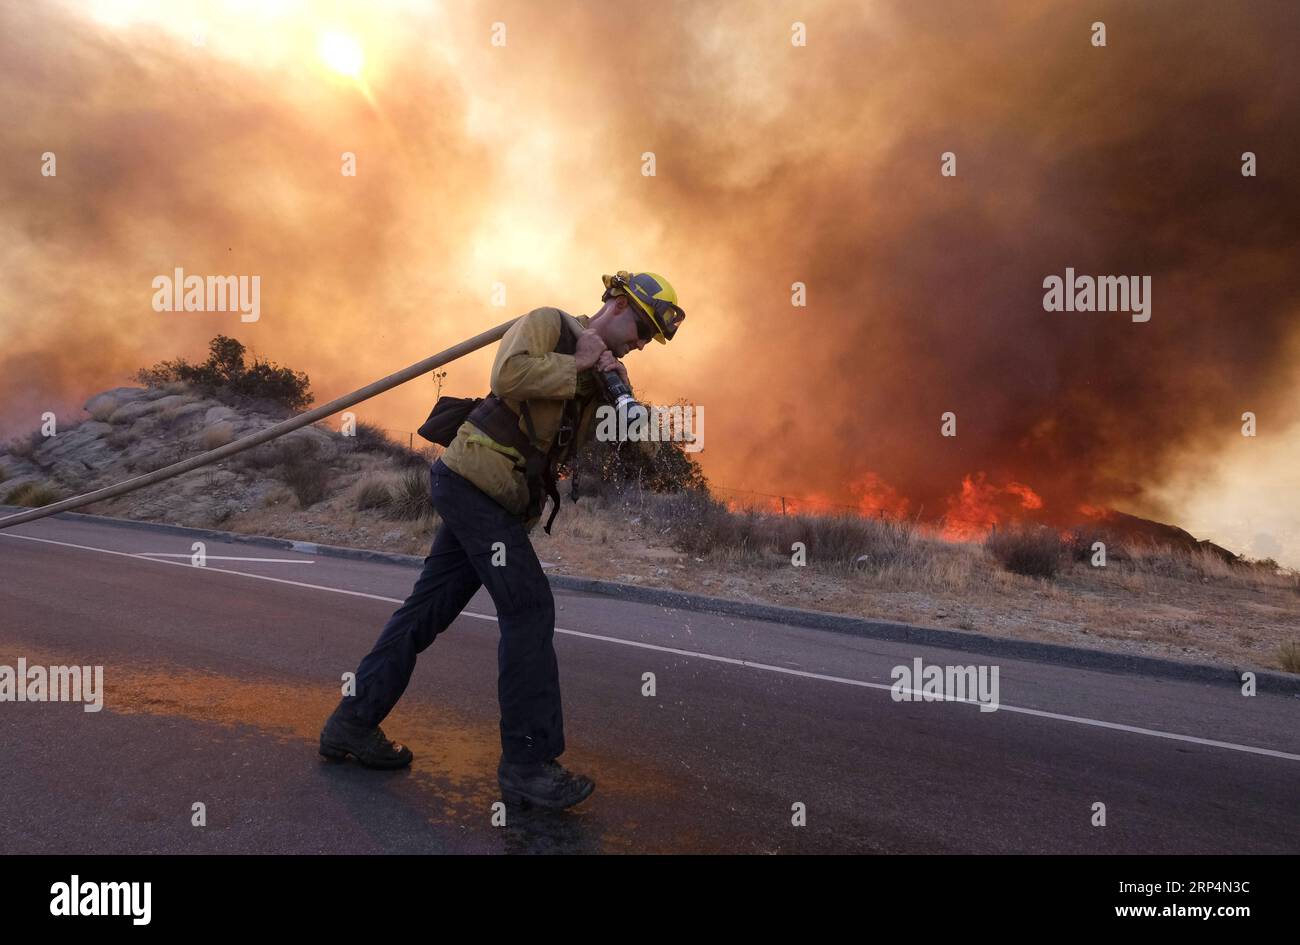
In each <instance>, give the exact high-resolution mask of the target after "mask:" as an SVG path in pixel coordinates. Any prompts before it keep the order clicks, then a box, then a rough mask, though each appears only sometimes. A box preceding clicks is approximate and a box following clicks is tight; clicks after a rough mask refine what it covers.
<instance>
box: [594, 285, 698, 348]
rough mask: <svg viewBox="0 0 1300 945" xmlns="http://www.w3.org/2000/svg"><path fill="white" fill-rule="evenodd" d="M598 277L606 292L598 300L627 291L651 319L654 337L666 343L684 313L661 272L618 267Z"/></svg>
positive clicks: (673, 291)
mask: <svg viewBox="0 0 1300 945" xmlns="http://www.w3.org/2000/svg"><path fill="white" fill-rule="evenodd" d="M600 278H601V280H602V281H603V282H604V283H605V294H604V295H602V296H601V297H600V300H601V301H602V302H606V301H609V299H610V298H611V297H612V296H615V295H626V296H627V297H628V298H629V299H631V300H632V301H634V302H636V304H637V308H638V309H640V310H641V311H642V312H643V313H644V314H645V315H646V316H647V317H648V318H649V319H650V323H651V325H653V326H654V328H655V334H654V340H655V341H657V342H659V343H660V344H661V345H662V344H666V343H667V342H668V340H669V339H671V338H672V337H673V335H675V334H677V328H678V326H679V325H681V323H682V321H683V320H685V318H686V313H685V312H684V311H682V307H681V306H680V305H678V304H677V291H676V290H675V289H674V288H673V287H672V286H671V285H669V284H668V280H667V279H665V278H664V277H663V276H661V275H659V274H658V273H655V272H638V273H635V274H634V273H631V272H628V271H627V270H626V269H620V270H619V271H618V273H617V274H615V275H612V276H601V277H600Z"/></svg>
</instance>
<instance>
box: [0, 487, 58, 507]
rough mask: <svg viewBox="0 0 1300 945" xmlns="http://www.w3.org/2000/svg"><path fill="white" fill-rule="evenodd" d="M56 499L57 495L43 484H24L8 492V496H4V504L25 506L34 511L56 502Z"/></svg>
mask: <svg viewBox="0 0 1300 945" xmlns="http://www.w3.org/2000/svg"><path fill="white" fill-rule="evenodd" d="M58 499H59V493H58V492H57V491H56V490H55V489H52V488H50V487H49V486H47V485H46V484H45V483H43V482H24V483H23V484H22V485H21V486H18V487H17V488H15V489H10V490H9V494H8V495H6V496H5V504H6V505H25V506H28V507H30V508H34V509H36V508H40V507H41V506H43V505H49V504H50V503H51V502H57V501H58Z"/></svg>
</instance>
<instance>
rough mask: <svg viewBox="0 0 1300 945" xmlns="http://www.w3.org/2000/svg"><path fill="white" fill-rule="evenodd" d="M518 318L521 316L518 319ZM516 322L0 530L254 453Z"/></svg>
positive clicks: (488, 340)
mask: <svg viewBox="0 0 1300 945" xmlns="http://www.w3.org/2000/svg"><path fill="white" fill-rule="evenodd" d="M520 317H522V316H520ZM516 321H518V318H512V319H510V321H508V322H504V323H503V324H500V325H497V327H495V328H491V329H489V330H487V331H485V332H483V333H482V334H478V335H475V336H474V337H473V338H468V339H466V340H465V341H462V342H461V343H460V344H458V345H453V346H452V347H450V348H447V349H446V350H445V351H440V352H438V353H437V354H435V355H432V356H430V357H427V358H425V359H424V360H423V361H417V362H416V363H415V364H412V365H411V366H410V367H408V368H403V369H402V370H400V371H398V372H397V373H395V374H390V375H388V376H387V377H385V378H381V379H380V380H377V381H375V382H374V383H372V384H367V385H366V386H365V387H361V388H358V389H357V390H354V391H353V392H352V393H350V394H345V395H343V396H342V397H337V398H335V399H334V400H331V401H330V402H329V403H327V404H322V405H321V406H319V407H316V408H314V409H312V410H308V411H307V412H306V413H301V414H298V416H296V417H290V418H289V419H287V420H282V421H281V422H279V423H277V424H275V425H274V426H269V427H267V428H266V429H264V430H258V431H257V432H256V433H250V434H249V435H248V436H246V437H243V438H242V439H239V440H235V441H234V442H232V443H227V444H226V445H225V446H219V447H217V448H216V449H214V450H209V451H208V452H206V453H201V454H199V455H198V456H191V457H190V458H189V459H185V460H182V461H180V462H179V463H172V464H171V465H170V466H164V467H162V468H161V469H155V470H154V471H153V472H151V473H146V474H145V475H143V476H136V477H135V478H133V479H127V480H125V481H123V482H119V483H117V484H115V485H111V486H105V487H104V488H102V489H96V490H95V491H94V492H87V493H84V494H82V495H77V496H72V497H71V498H68V499H62V500H60V501H58V502H54V503H51V504H50V505H44V506H41V507H40V508H37V509H31V510H30V511H27V512H19V513H17V514H16V515H9V516H7V517H5V518H0V528H8V527H9V526H10V525H21V524H22V523H23V522H32V521H35V520H36V519H38V518H44V517H45V516H47V515H54V514H56V513H58V512H67V511H69V510H71V509H79V508H81V507H82V506H85V505H90V504H91V503H92V502H99V501H101V500H103V499H111V498H114V497H115V496H119V495H124V494H126V493H128V492H134V491H135V490H136V489H143V488H144V487H145V486H151V485H153V484H155V483H158V482H163V481H164V480H167V479H171V478H172V477H173V476H179V475H180V474H181V473H186V472H189V471H190V470H193V469H200V468H202V467H203V466H209V465H211V464H212V463H215V462H217V461H218V460H222V459H225V458H226V457H228V456H234V455H235V454H237V453H242V452H243V451H244V450H248V449H252V448H253V447H254V446H258V445H260V444H262V443H266V442H268V441H270V440H274V439H276V438H277V437H281V436H284V435H285V434H286V433H291V432H293V431H294V430H297V429H299V428H300V427H305V426H307V425H308V424H312V423H315V422H316V421H317V420H321V419H323V418H325V417H328V416H330V415H331V414H336V413H338V412H339V411H340V410H345V409H347V408H348V407H352V406H354V405H356V404H359V403H361V402H362V401H363V400H369V399H370V398H371V397H375V396H377V395H379V394H382V393H383V392H384V391H387V390H391V389H392V388H394V387H397V386H398V385H399V384H405V383H406V382H407V381H409V380H413V379H414V378H417V377H419V376H420V375H421V374H427V373H429V372H430V371H432V370H434V369H435V368H439V367H442V366H443V365H444V364H450V363H451V362H452V361H455V360H457V359H458V358H463V357H464V356H465V355H467V354H469V353H470V352H472V351H477V350H478V349H479V348H483V347H486V346H487V345H490V344H492V343H493V342H495V341H500V340H501V338H502V336H503V335H505V333H506V332H507V331H508V330H509V329H510V326H511V325H513V324H514V323H515V322H516Z"/></svg>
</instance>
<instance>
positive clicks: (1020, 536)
mask: <svg viewBox="0 0 1300 945" xmlns="http://www.w3.org/2000/svg"><path fill="white" fill-rule="evenodd" d="M984 547H985V548H986V549H988V552H989V554H991V555H993V557H994V558H995V559H996V560H997V562H998V563H999V564H1001V565H1002V567H1004V568H1006V569H1007V570H1008V571H1010V572H1011V573H1012V574H1023V575H1025V576H1026V577H1041V578H1054V577H1056V575H1057V573H1058V572H1059V571H1060V570H1061V558H1062V556H1063V555H1064V553H1065V548H1064V547H1063V545H1062V543H1061V536H1060V535H1058V534H1057V533H1056V532H1055V531H1053V530H1052V529H1050V528H1042V527H1039V528H1004V529H1000V530H997V531H994V532H993V533H992V534H990V535H989V537H988V538H987V539H985V541H984Z"/></svg>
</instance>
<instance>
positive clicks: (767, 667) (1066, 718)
mask: <svg viewBox="0 0 1300 945" xmlns="http://www.w3.org/2000/svg"><path fill="white" fill-rule="evenodd" d="M0 538H21V539H22V540H24V541H38V542H41V543H42V544H47V545H61V546H63V547H65V548H77V549H79V550H81V551H97V552H100V553H101V554H108V555H118V556H120V557H123V558H137V559H139V560H141V561H151V562H153V563H154V564H169V565H172V566H173V567H178V568H190V569H192V570H195V571H208V572H215V573H217V574H234V575H238V576H239V577H244V578H253V579H254V580H258V581H270V582H271V583H273V584H288V585H291V586H293V587H305V588H308V589H310V590H316V591H328V592H329V593H331V594H346V595H348V596H349V597H363V598H365V599H367V600H378V601H384V602H386V603H391V604H401V603H403V600H402V599H401V598H398V597H384V596H383V595H380V594H367V593H365V592H363V591H349V590H347V589H346V588H341V587H328V586H326V585H323V584H307V583H305V582H303V581H291V580H289V579H288V578H277V577H271V576H269V575H266V574H250V573H248V572H247V571H231V570H228V569H226V568H196V567H194V566H193V565H190V564H182V563H181V562H179V561H165V560H161V559H158V558H151V557H147V556H146V555H145V554H135V553H133V552H129V551H114V550H112V549H110V548H96V547H94V546H93V545H78V544H74V543H73V542H68V541H55V540H54V539H51V538H36V537H35V536H32V535H16V534H14V533H13V532H7V531H0ZM460 615H461V616H462V617H473V618H474V619H476V620H490V621H493V622H495V621H496V619H497V618H496V617H494V616H492V615H491V614H478V613H474V612H472V611H468V610H465V611H461V614H460ZM555 632H556V633H564V634H568V635H569V636H574V637H585V638H586V639H588V640H600V641H601V642H603V643H617V644H619V645H620V646H632V647H637V648H639V649H643V650H654V651H656V652H658V653H672V654H674V655H676V656H685V657H688V658H690V659H698V660H708V661H710V662H713V663H727V664H730V665H732V666H743V667H746V668H748V669H758V670H762V671H764V672H769V673H781V674H783V675H786V676H800V677H803V678H805V679H817V680H820V681H822V682H831V683H838V684H840V685H843V686H858V687H860V688H863V689H882V690H885V691H889V690H892V689H893V688H894V687H893V686H892V685H889V684H887V683H876V682H867V681H866V680H863V679H849V678H847V677H844V676H828V675H826V674H825V673H810V672H807V671H806V670H801V669H790V668H789V667H788V666H773V665H771V664H770V663H755V662H753V661H752V660H742V659H737V658H736V657H734V656H718V655H716V654H713V653H700V652H697V651H695V650H683V649H681V648H679V647H673V646H661V645H659V644H657V643H644V642H642V641H640V640H621V639H619V638H618V637H607V636H604V635H602V634H599V633H587V632H585V631H582V630H566V629H564V628H563V627H556V628H555ZM947 701H952V702H967V703H969V704H971V705H978V704H979V703H978V702H976V701H975V700H972V699H951V700H947ZM998 712H1014V713H1018V714H1020V715H1033V716H1037V717H1038V718H1043V719H1052V720H1054V721H1057V722H1072V723H1074V724H1076V725H1091V726H1093V727H1095V728H1105V729H1110V730H1112V731H1116V732H1128V733H1130V734H1132V735H1146V736H1148V737H1151V738H1165V739H1169V740H1171V741H1176V742H1188V743H1190V744H1193V745H1204V746H1205V747H1207V748H1224V749H1227V750H1229V751H1242V752H1248V753H1250V754H1253V755H1266V756H1267V757H1269V758H1281V759H1283V760H1285V761H1300V755H1298V754H1292V753H1291V752H1286V751H1277V750H1276V749H1273V748H1259V747H1257V746H1255V745H1240V744H1237V743H1236V742H1221V741H1215V740H1214V739H1211V738H1198V737H1196V736H1194V735H1179V734H1178V733H1176V732H1163V731H1160V730H1159V729H1153V728H1141V727H1139V726H1136V725H1124V724H1121V723H1119V722H1106V721H1103V720H1102V719H1090V718H1086V717H1083V716H1078V715H1064V714H1062V713H1060V712H1045V711H1043V710H1041V709H1023V708H1020V707H1018V706H1011V705H1006V704H1005V703H1003V704H1000V705H999V706H998ZM988 714H990V715H996V714H997V713H996V712H994V713H988Z"/></svg>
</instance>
